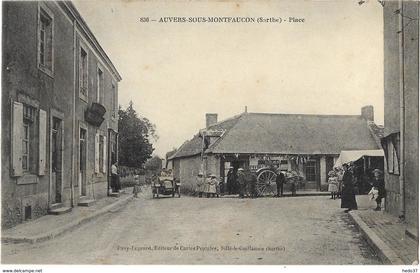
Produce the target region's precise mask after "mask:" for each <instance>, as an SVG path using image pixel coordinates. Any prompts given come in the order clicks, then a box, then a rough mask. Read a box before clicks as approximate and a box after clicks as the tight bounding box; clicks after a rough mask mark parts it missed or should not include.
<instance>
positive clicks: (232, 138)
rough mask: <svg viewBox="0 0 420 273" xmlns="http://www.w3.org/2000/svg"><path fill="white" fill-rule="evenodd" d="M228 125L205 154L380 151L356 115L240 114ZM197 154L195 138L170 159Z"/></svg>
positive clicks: (367, 129)
mask: <svg viewBox="0 0 420 273" xmlns="http://www.w3.org/2000/svg"><path fill="white" fill-rule="evenodd" d="M228 125H229V126H224V127H225V128H224V129H226V132H225V133H224V134H223V136H222V137H221V138H219V139H218V140H217V141H216V142H215V143H213V144H212V145H210V147H209V148H208V149H207V151H206V153H214V154H306V155H311V154H335V155H338V154H340V152H341V151H342V150H371V149H378V148H380V147H378V144H377V143H376V142H375V138H374V136H373V135H372V133H371V129H370V128H369V124H368V122H367V121H366V120H365V119H363V118H362V117H361V116H357V115H303V114H265V113H243V114H242V115H239V116H237V117H235V118H233V119H230V120H229V122H228ZM219 126H222V127H223V125H222V123H220V124H219ZM200 152H201V138H200V137H199V136H198V135H196V136H195V137H194V138H193V139H192V140H190V141H187V142H186V143H184V144H183V145H182V146H181V147H180V148H179V150H178V152H177V153H176V154H175V155H174V156H173V157H172V158H177V157H186V156H192V155H196V154H200Z"/></svg>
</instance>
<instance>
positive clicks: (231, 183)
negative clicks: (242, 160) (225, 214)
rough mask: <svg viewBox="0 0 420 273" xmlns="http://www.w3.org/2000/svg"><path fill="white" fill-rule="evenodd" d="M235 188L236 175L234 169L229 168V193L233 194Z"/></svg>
mask: <svg viewBox="0 0 420 273" xmlns="http://www.w3.org/2000/svg"><path fill="white" fill-rule="evenodd" d="M234 187H235V174H234V173H233V167H229V171H228V173H227V188H228V193H229V194H233V193H234Z"/></svg>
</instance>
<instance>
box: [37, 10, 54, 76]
mask: <svg viewBox="0 0 420 273" xmlns="http://www.w3.org/2000/svg"><path fill="white" fill-rule="evenodd" d="M38 67H39V69H41V70H42V71H44V72H46V73H47V74H49V75H52V71H53V16H52V13H51V12H49V11H48V9H47V8H46V7H40V8H39V17H38Z"/></svg>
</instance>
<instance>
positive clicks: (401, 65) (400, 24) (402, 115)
mask: <svg viewBox="0 0 420 273" xmlns="http://www.w3.org/2000/svg"><path fill="white" fill-rule="evenodd" d="M398 9H399V10H400V13H399V20H398V28H399V31H401V32H400V35H399V55H400V56H399V57H400V58H399V59H400V60H399V69H400V75H399V80H400V85H399V89H400V90H399V91H400V92H399V93H400V162H399V167H400V177H399V184H400V215H399V217H400V219H402V220H404V218H405V183H404V161H405V158H404V142H405V138H404V136H405V124H404V122H405V101H404V21H403V17H402V16H401V15H402V14H404V12H403V2H402V1H401V0H400V1H398Z"/></svg>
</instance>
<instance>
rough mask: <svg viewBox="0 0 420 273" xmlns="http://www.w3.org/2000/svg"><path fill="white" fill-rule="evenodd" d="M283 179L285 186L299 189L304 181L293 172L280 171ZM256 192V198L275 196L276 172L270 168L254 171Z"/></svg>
mask: <svg viewBox="0 0 420 273" xmlns="http://www.w3.org/2000/svg"><path fill="white" fill-rule="evenodd" d="M282 173H283V175H284V177H285V184H295V186H296V187H297V188H299V187H300V186H301V185H302V184H303V182H304V179H303V177H302V176H300V175H299V174H298V173H297V172H295V171H282ZM256 176H257V182H256V191H257V195H258V196H267V195H272V196H274V195H276V192H277V188H276V178H277V170H276V169H275V168H272V167H264V168H260V169H258V170H257V171H256Z"/></svg>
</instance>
